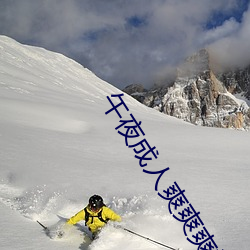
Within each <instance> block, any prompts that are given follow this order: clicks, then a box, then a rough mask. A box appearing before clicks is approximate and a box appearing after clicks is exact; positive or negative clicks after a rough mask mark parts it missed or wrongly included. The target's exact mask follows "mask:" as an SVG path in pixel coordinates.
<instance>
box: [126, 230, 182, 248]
mask: <svg viewBox="0 0 250 250" xmlns="http://www.w3.org/2000/svg"><path fill="white" fill-rule="evenodd" d="M122 229H123V230H125V231H127V232H129V233H131V234H134V235H137V236H139V237H141V238H143V239H146V240H148V241H151V242H154V243H156V244H158V245H161V246H163V247H167V248H169V249H172V250H178V249H179V248H173V247H170V246H167V245H164V244H162V243H160V242H158V241H155V240H152V239H150V238H148V237H145V236H143V235H141V234H138V233H135V232H133V231H131V230H129V229H127V228H124V227H122Z"/></svg>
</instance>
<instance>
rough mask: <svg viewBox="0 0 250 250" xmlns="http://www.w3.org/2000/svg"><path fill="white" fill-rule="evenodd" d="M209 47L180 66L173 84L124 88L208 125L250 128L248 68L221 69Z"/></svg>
mask: <svg viewBox="0 0 250 250" xmlns="http://www.w3.org/2000/svg"><path fill="white" fill-rule="evenodd" d="M210 57H211V56H210V54H209V52H208V50H206V49H203V50H200V51H199V52H198V53H196V54H194V55H192V56H190V57H189V58H187V60H186V61H185V62H184V63H183V64H182V65H180V67H179V68H178V70H177V76H176V79H175V81H174V82H173V84H172V85H171V86H169V85H167V86H164V85H162V86H160V87H158V86H156V87H154V88H152V89H150V90H149V91H147V90H145V89H140V88H141V87H138V85H137V86H134V85H131V86H128V87H127V88H125V89H124V91H125V92H126V93H128V94H130V95H132V96H133V97H135V98H136V99H137V100H138V101H140V102H142V103H143V104H145V105H146V106H149V107H152V108H155V109H157V110H159V111H160V112H162V113H164V114H167V115H171V116H174V117H177V118H180V119H182V120H184V121H187V122H190V123H193V124H196V125H202V126H209V127H222V128H236V129H245V130H248V129H249V127H250V108H249V105H248V104H249V103H250V101H249V99H247V98H249V90H250V81H249V79H250V77H249V76H250V73H249V68H246V69H243V70H239V69H238V70H234V71H232V70H231V71H226V72H223V73H222V72H219V71H217V70H216V69H215V68H214V65H215V63H213V62H212V61H213V60H212V59H211V58H210Z"/></svg>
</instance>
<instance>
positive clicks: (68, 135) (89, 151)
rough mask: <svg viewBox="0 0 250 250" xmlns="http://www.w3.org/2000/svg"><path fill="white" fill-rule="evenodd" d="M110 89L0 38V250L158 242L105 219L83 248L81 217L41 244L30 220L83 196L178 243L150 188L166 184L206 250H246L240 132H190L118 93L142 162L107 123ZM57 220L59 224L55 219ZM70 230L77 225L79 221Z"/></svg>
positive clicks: (137, 227) (59, 59)
mask: <svg viewBox="0 0 250 250" xmlns="http://www.w3.org/2000/svg"><path fill="white" fill-rule="evenodd" d="M120 93H121V91H120V90H118V89H116V88H115V87H113V86H111V85H110V84H108V83H106V82H104V81H102V80H101V79H99V78H98V77H96V76H95V75H94V74H93V73H92V72H90V71H89V70H87V69H85V68H83V67H82V66H81V65H79V64H77V63H76V62H74V61H72V60H70V59H68V58H66V57H64V56H63V55H60V54H57V53H53V52H49V51H46V50H44V49H42V48H36V47H30V46H24V45H21V44H19V43H17V42H16V41H14V40H12V39H10V38H8V37H4V36H0V149H1V150H0V158H1V162H0V201H1V202H0V211H1V214H2V218H1V224H0V228H1V236H0V248H1V249H61V250H62V249H90V250H97V249H98V250H104V249H111V250H112V249H116V250H117V249H120V250H127V249H130V250H131V249H133V250H137V249H143V250H149V249H162V247H160V246H159V245H156V244H153V243H151V242H148V241H146V240H145V239H141V238H139V237H137V236H134V235H131V234H129V233H127V232H125V231H123V230H121V229H116V228H114V227H113V226H112V225H108V226H107V227H106V228H105V229H104V230H103V231H102V233H101V234H100V238H99V239H97V240H96V241H95V242H94V243H92V244H90V241H89V239H88V238H87V237H86V236H84V232H83V231H85V230H86V229H85V228H84V226H83V223H80V226H75V227H72V228H70V229H69V230H68V231H67V233H66V235H65V237H64V238H63V239H50V238H49V237H47V236H46V235H45V234H44V232H43V230H42V228H41V227H40V226H39V225H38V224H37V223H36V220H39V221H42V222H43V223H44V224H45V225H47V226H50V227H52V228H53V226H54V225H55V224H56V223H63V222H60V221H59V218H58V215H59V216H62V217H65V218H68V217H70V216H72V215H73V214H75V213H76V212H78V211H79V210H80V209H82V208H83V207H84V206H85V205H86V204H87V202H88V198H89V196H91V195H92V194H95V193H97V194H100V195H102V196H103V197H104V200H105V202H106V204H107V205H108V206H109V207H111V208H112V209H114V210H115V211H116V212H117V213H119V214H120V215H121V216H122V217H123V222H122V225H123V226H124V227H126V228H128V229H130V230H133V231H135V232H137V233H139V234H142V235H145V236H147V237H149V238H152V239H154V240H157V241H159V242H162V243H164V244H167V245H169V246H173V247H180V248H182V249H183V250H193V249H197V247H196V246H195V245H193V244H191V243H189V242H188V241H187V239H186V237H185V235H184V232H183V224H182V223H180V222H179V221H177V220H175V219H174V218H173V216H172V215H171V214H170V213H169V210H168V203H167V201H166V200H164V199H161V198H160V197H159V196H158V195H157V192H156V191H155V190H154V188H155V182H156V179H157V176H156V175H151V174H146V173H144V172H143V171H142V170H143V169H146V170H148V171H158V170H162V169H165V168H166V167H169V168H170V170H169V171H167V172H166V173H165V174H164V175H163V177H162V178H161V181H160V183H159V190H162V189H164V188H166V187H168V186H169V185H173V183H174V182H175V181H176V182H177V183H178V185H179V186H180V187H181V188H182V189H185V190H186V191H185V195H186V196H187V197H188V200H189V201H190V203H192V205H193V207H195V209H196V211H199V212H201V214H200V217H201V218H202V221H203V222H204V224H205V226H206V228H207V229H208V231H209V232H210V234H214V240H215V242H216V244H217V245H218V249H224V250H236V249H237V250H247V249H249V245H250V239H249V233H250V229H249V226H248V225H249V206H250V202H249V199H248V198H249V193H250V192H249V188H250V182H249V177H250V171H249V142H250V135H249V133H248V132H243V131H234V130H223V129H214V128H204V127H196V126H192V125H190V124H187V123H184V122H181V121H179V120H177V119H174V118H172V117H168V116H165V115H163V114H160V113H158V112H157V111H155V110H152V109H149V108H147V107H145V106H143V105H141V104H140V103H138V102H136V101H135V100H134V99H132V98H131V97H129V96H127V95H126V94H124V96H123V100H124V101H125V103H126V105H127V106H128V108H129V111H126V110H125V108H124V107H122V106H121V107H120V108H119V111H120V112H121V114H122V115H123V118H125V117H126V118H129V115H130V114H131V113H132V114H133V116H134V117H135V118H136V120H137V121H141V122H142V124H141V127H142V129H143V131H144V132H145V138H146V139H147V141H148V142H149V143H150V145H151V146H152V147H153V146H156V148H157V150H158V151H159V156H158V158H157V159H153V160H152V161H148V165H147V166H146V167H144V168H142V167H140V165H139V160H138V159H136V158H135V157H134V155H135V154H134V152H133V149H131V148H128V147H126V145H125V140H124V137H123V136H121V135H120V134H118V133H117V130H115V128H116V127H117V126H118V125H119V124H120V123H119V120H120V119H119V117H118V115H117V114H116V113H115V112H114V111H112V112H110V113H109V114H107V115H105V112H106V111H108V110H109V109H110V108H111V105H110V103H109V101H108V100H107V96H111V94H120ZM58 221H59V222H58ZM81 225H82V227H81Z"/></svg>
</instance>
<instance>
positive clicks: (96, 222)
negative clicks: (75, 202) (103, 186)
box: [67, 206, 122, 233]
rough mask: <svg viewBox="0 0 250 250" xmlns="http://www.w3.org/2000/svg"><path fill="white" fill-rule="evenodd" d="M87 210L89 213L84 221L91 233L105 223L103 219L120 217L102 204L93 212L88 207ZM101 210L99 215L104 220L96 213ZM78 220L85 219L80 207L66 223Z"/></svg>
mask: <svg viewBox="0 0 250 250" xmlns="http://www.w3.org/2000/svg"><path fill="white" fill-rule="evenodd" d="M86 209H87V212H88V213H89V218H88V221H85V223H86V225H87V226H88V228H89V230H90V231H91V232H92V233H95V232H97V231H98V229H100V228H102V227H103V226H104V225H105V224H106V223H105V222H104V221H108V220H112V221H121V220H122V219H121V217H120V216H119V215H118V214H116V213H115V212H114V211H113V210H111V209H110V208H108V207H106V206H103V207H102V208H101V209H100V210H99V211H97V212H93V211H91V210H90V209H89V208H88V207H86ZM100 211H102V212H101V217H102V219H103V220H104V221H101V220H100V219H99V218H98V214H99V213H100ZM80 220H85V211H84V209H82V210H81V211H79V212H78V213H77V214H75V215H74V216H72V217H71V218H70V219H69V220H68V221H67V224H70V225H74V224H76V223H77V222H79V221H80Z"/></svg>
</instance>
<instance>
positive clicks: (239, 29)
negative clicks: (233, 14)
mask: <svg viewBox="0 0 250 250" xmlns="http://www.w3.org/2000/svg"><path fill="white" fill-rule="evenodd" d="M232 26H234V25H232ZM218 29H221V30H224V31H225V30H227V24H226V23H225V24H223V25H222V27H219V28H218ZM215 32H216V31H215ZM214 40H215V41H214V42H213V43H211V44H210V50H211V52H212V53H213V55H214V57H215V59H216V61H217V62H218V63H219V64H222V65H224V66H225V67H235V66H238V67H241V66H242V67H244V66H247V65H249V64H250V56H249V51H250V43H249V40H250V10H249V9H248V11H246V12H245V13H244V15H243V18H242V21H241V23H238V24H235V28H233V29H232V32H225V36H222V37H221V39H214Z"/></svg>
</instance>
